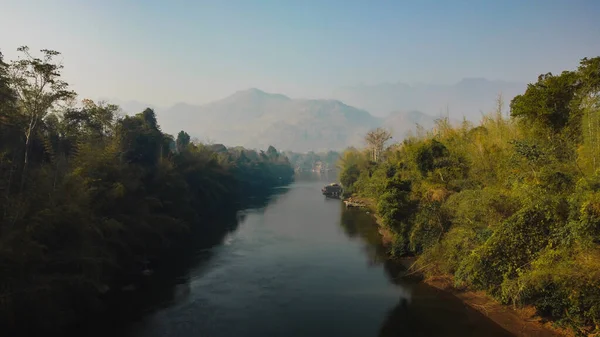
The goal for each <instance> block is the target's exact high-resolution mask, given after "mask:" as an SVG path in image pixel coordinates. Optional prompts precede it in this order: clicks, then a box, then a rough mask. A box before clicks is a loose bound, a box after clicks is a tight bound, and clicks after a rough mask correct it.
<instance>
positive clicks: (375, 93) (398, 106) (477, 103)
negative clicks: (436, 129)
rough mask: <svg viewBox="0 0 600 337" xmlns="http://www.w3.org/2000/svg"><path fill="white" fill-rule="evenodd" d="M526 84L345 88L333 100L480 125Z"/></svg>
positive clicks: (480, 81)
mask: <svg viewBox="0 0 600 337" xmlns="http://www.w3.org/2000/svg"><path fill="white" fill-rule="evenodd" d="M526 87H527V85H526V84H525V83H518V82H507V81H491V80H487V79H484V78H465V79H463V80H461V81H460V82H458V83H455V84H452V85H437V84H418V85H409V84H406V83H384V84H376V85H359V86H350V87H342V88H339V89H337V90H335V91H334V92H333V94H332V97H333V98H335V99H339V100H341V101H344V102H346V103H347V104H350V105H352V106H356V107H358V108H360V109H365V110H367V111H369V112H371V113H372V114H374V115H376V116H385V115H386V114H388V113H389V112H390V111H396V110H403V111H410V110H418V111H421V112H424V113H426V114H428V115H440V113H442V114H444V115H446V113H447V112H448V114H449V116H450V118H453V119H462V118H463V116H464V117H466V118H467V119H468V120H471V121H474V122H477V121H479V120H480V119H481V114H482V112H483V113H488V112H490V111H492V109H493V108H494V107H495V102H496V98H497V96H498V94H499V93H502V95H503V97H504V101H505V106H506V107H508V104H509V103H510V100H511V99H512V98H513V97H514V96H516V95H518V94H520V93H522V92H524V90H525V88H526Z"/></svg>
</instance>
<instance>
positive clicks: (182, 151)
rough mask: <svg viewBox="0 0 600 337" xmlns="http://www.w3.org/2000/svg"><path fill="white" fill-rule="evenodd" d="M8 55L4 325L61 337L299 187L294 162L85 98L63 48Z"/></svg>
mask: <svg viewBox="0 0 600 337" xmlns="http://www.w3.org/2000/svg"><path fill="white" fill-rule="evenodd" d="M19 51H20V55H21V56H20V57H19V58H18V59H17V60H14V61H10V62H9V61H4V60H3V58H2V55H1V54H0V327H2V331H11V330H13V329H14V330H17V329H18V330H19V331H21V333H28V332H29V333H33V332H35V331H45V332H50V331H59V330H60V329H62V328H64V327H66V326H69V325H71V324H74V323H76V322H78V321H79V320H81V319H82V318H84V317H85V316H89V315H91V314H93V313H98V312H102V311H104V310H107V309H110V308H108V307H107V302H106V300H105V298H106V297H107V296H108V294H110V293H112V292H114V291H118V289H120V287H121V286H122V285H125V284H129V283H130V282H132V280H134V279H135V278H139V277H140V275H141V274H142V273H144V272H146V271H147V270H148V266H149V265H150V266H151V265H152V263H153V262H154V261H156V260H158V259H160V258H161V257H163V256H165V254H166V253H167V252H168V251H169V250H170V249H172V248H173V247H175V246H177V245H178V243H180V242H181V241H182V239H183V238H185V237H186V235H187V234H188V233H190V232H191V231H193V232H195V233H200V235H202V234H206V235H208V234H209V233H210V232H212V231H215V230H219V228H215V226H217V225H215V223H218V222H213V221H211V219H212V218H214V217H216V216H218V214H219V213H223V212H235V211H236V207H237V205H238V204H239V203H240V202H241V201H242V200H243V199H244V198H246V197H250V196H254V195H260V194H266V193H269V191H270V190H271V189H272V188H273V187H276V186H280V185H284V184H287V183H289V182H290V181H292V180H293V174H294V171H293V168H292V166H291V164H290V163H289V161H288V159H287V158H286V157H285V156H284V155H283V154H281V153H279V152H278V151H277V150H276V149H275V148H274V147H272V146H271V147H269V149H268V150H267V151H265V152H263V151H258V152H257V151H255V150H248V149H244V148H229V149H228V148H225V147H223V146H220V147H218V146H217V147H215V146H208V145H205V144H201V143H197V142H193V141H191V137H190V135H189V134H187V133H186V132H184V131H181V132H179V134H177V135H176V136H172V135H168V134H165V133H163V132H162V131H161V129H160V126H159V123H158V121H157V119H156V115H155V113H154V111H153V110H151V109H146V110H144V111H142V112H140V113H138V114H136V115H132V116H126V115H122V114H121V113H120V110H119V107H118V106H115V105H111V104H107V103H105V102H94V101H92V100H89V99H84V100H83V101H77V99H76V94H75V92H73V91H72V90H70V88H69V85H68V84H67V83H66V82H65V81H64V80H63V79H62V77H61V73H62V70H63V65H62V64H61V63H60V62H59V61H58V59H59V55H60V54H59V53H58V52H56V51H52V50H41V51H40V52H39V53H37V54H36V53H32V52H31V51H30V50H29V48H27V47H22V48H20V49H19Z"/></svg>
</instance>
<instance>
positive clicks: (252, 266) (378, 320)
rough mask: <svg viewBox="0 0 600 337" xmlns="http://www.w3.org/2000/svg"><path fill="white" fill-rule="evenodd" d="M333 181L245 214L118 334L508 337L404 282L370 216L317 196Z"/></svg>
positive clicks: (308, 182) (300, 182)
mask: <svg viewBox="0 0 600 337" xmlns="http://www.w3.org/2000/svg"><path fill="white" fill-rule="evenodd" d="M333 179H335V177H331V179H329V178H328V177H327V176H324V177H319V176H310V177H299V178H298V179H297V181H296V182H295V183H294V184H292V185H290V186H288V187H286V188H283V189H281V190H280V191H279V192H278V193H276V195H274V196H273V197H271V199H270V200H269V201H268V202H267V204H266V206H264V207H259V208H253V209H247V210H245V211H243V212H241V213H240V214H239V220H238V224H237V227H235V230H233V231H231V232H230V233H229V234H227V235H225V236H224V237H222V239H221V240H220V242H219V243H218V244H216V245H214V246H213V247H212V248H208V249H203V250H198V251H194V252H190V254H191V256H192V257H193V258H194V260H193V262H191V263H190V267H189V268H186V269H185V270H184V271H183V272H180V273H174V274H173V275H166V279H169V280H170V281H169V282H167V283H166V284H165V283H164V282H163V283H161V285H160V286H157V287H159V288H155V289H153V290H152V291H150V292H149V293H147V294H142V296H143V297H144V298H145V299H146V301H147V302H149V303H148V304H147V305H148V306H149V308H150V310H148V311H147V313H146V314H145V315H144V316H143V317H141V318H140V319H139V320H137V321H136V322H134V323H132V324H129V326H128V328H126V329H125V330H123V331H121V332H119V335H123V336H127V337H155V336H172V337H179V336H181V337H191V336H223V337H241V336H256V337H259V336H260V337H263V336H286V337H293V336H311V337H318V336H327V337H331V336H344V337H349V336H361V337H364V336H510V334H509V333H507V332H506V331H505V330H503V329H501V328H500V327H498V326H497V325H495V324H494V323H493V322H491V321H489V320H487V319H486V318H485V317H484V316H482V315H481V314H479V313H477V312H475V311H473V310H470V309H469V308H468V307H466V306H464V305H463V304H462V303H461V302H459V301H458V300H456V299H455V298H454V297H452V296H450V295H448V294H446V293H444V292H440V291H438V290H436V289H433V288H430V287H428V286H426V285H424V284H420V283H414V282H413V283H409V282H406V281H399V280H397V279H396V278H395V277H394V275H395V272H394V271H395V270H397V269H398V267H397V266H394V265H393V264H392V263H391V262H389V261H386V260H385V259H384V258H382V256H383V254H382V252H383V249H382V247H380V245H379V238H378V234H377V231H376V227H375V226H374V224H373V222H372V219H371V217H370V216H369V215H368V214H365V213H364V212H361V211H349V210H346V209H344V207H343V205H342V203H341V202H340V201H339V200H333V199H325V198H323V197H322V195H321V194H320V188H321V187H322V186H323V185H324V184H326V183H329V182H330V180H333ZM155 277H163V278H165V275H162V276H160V275H158V276H155ZM153 302H154V303H153ZM113 335H116V334H113Z"/></svg>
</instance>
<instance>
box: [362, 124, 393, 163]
mask: <svg viewBox="0 0 600 337" xmlns="http://www.w3.org/2000/svg"><path fill="white" fill-rule="evenodd" d="M390 139H392V134H391V132H389V131H388V130H386V129H384V128H376V129H374V130H371V131H369V132H368V133H367V135H366V136H365V141H366V142H367V145H368V147H369V149H370V150H371V153H372V156H373V157H372V158H373V161H375V162H377V161H379V158H380V155H381V152H383V147H384V146H385V143H386V142H387V141H388V140H390Z"/></svg>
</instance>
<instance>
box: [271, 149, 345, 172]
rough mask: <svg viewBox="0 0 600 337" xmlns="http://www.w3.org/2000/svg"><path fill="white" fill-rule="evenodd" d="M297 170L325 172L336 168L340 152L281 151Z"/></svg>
mask: <svg viewBox="0 0 600 337" xmlns="http://www.w3.org/2000/svg"><path fill="white" fill-rule="evenodd" d="M283 154H284V155H285V156H286V157H287V158H288V159H289V160H290V163H291V164H292V166H293V167H294V170H296V171H297V172H311V171H317V172H325V171H329V170H333V169H335V168H336V165H337V162H338V159H339V157H340V154H339V153H338V152H336V151H328V152H318V153H316V152H313V151H309V152H307V153H298V152H291V151H286V152H284V153H283Z"/></svg>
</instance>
